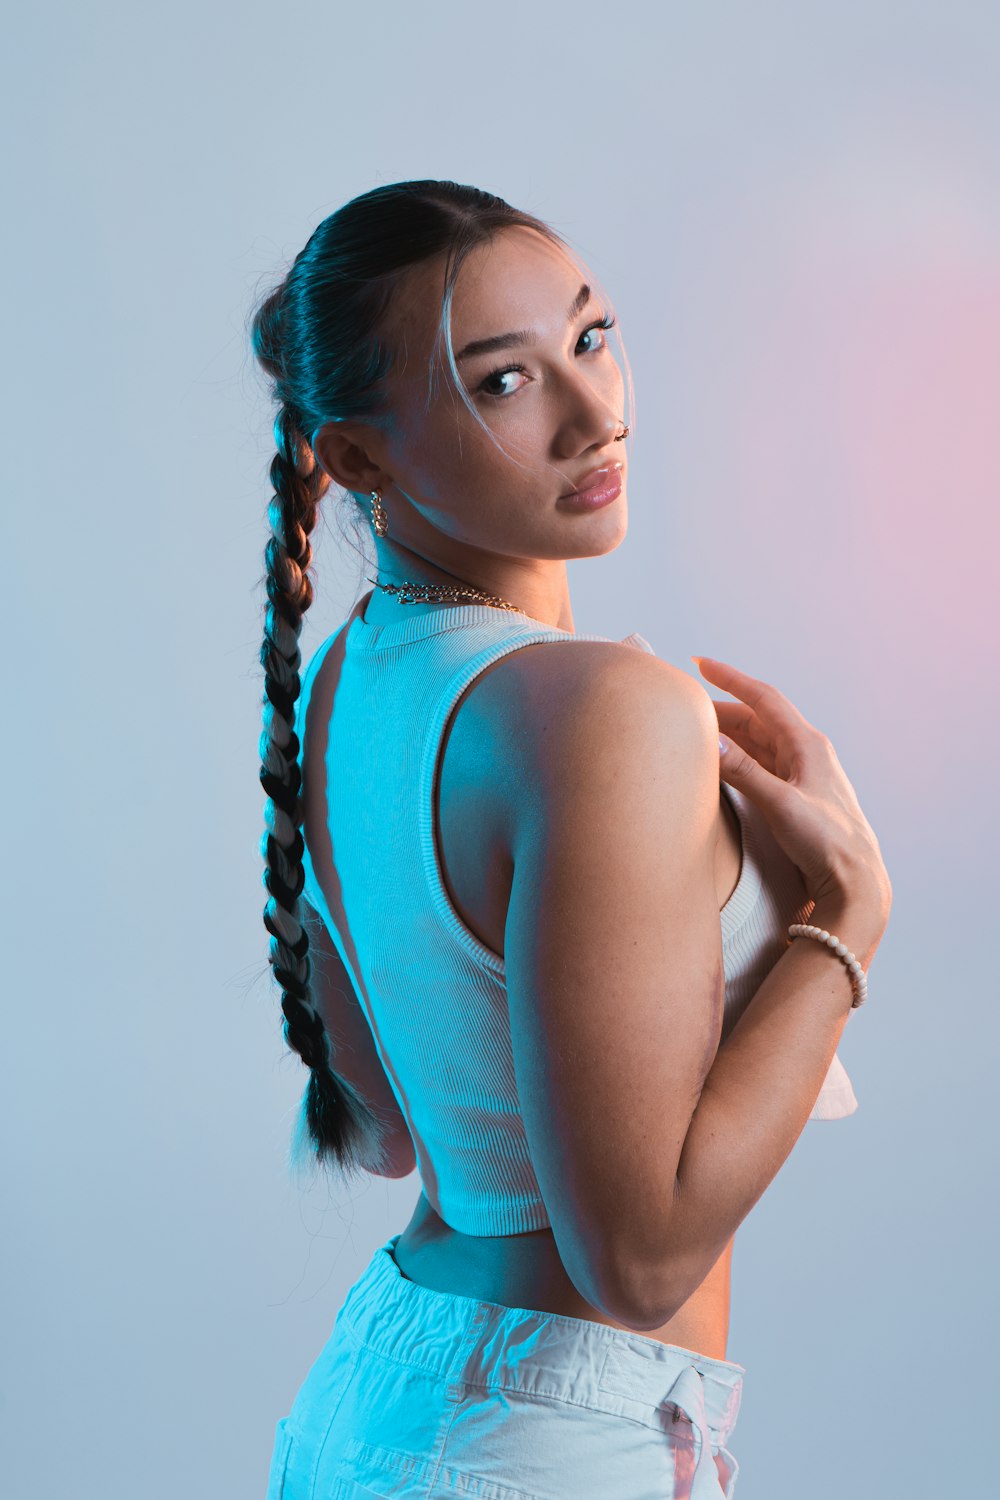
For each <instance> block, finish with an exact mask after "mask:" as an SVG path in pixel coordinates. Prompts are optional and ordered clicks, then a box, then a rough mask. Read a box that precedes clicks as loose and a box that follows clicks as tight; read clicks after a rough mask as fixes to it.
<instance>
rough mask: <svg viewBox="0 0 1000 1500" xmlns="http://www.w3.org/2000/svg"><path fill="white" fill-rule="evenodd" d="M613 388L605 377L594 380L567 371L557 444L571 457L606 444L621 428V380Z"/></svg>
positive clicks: (591, 376) (580, 373)
mask: <svg viewBox="0 0 1000 1500" xmlns="http://www.w3.org/2000/svg"><path fill="white" fill-rule="evenodd" d="M616 386H617V388H612V382H610V381H608V380H606V379H605V380H603V381H600V382H598V381H595V379H594V376H593V374H590V375H587V374H585V373H584V372H583V371H576V370H574V371H572V372H571V373H569V374H567V376H566V381H565V387H564V396H563V401H562V420H561V423H560V428H559V438H558V447H559V448H560V450H561V451H562V452H563V453H564V454H565V455H566V456H567V457H572V456H574V455H575V454H577V453H580V452H581V451H584V450H586V449H587V448H593V447H599V448H603V447H606V446H607V445H608V444H609V443H610V442H611V441H612V440H613V439H614V437H615V436H616V435H617V433H618V432H620V430H621V425H622V423H623V422H624V420H625V418H624V417H623V415H622V413H621V410H620V407H621V404H622V391H621V380H620V378H619V380H618V382H617V383H616Z"/></svg>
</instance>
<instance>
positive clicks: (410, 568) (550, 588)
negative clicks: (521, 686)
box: [365, 538, 574, 632]
mask: <svg viewBox="0 0 1000 1500" xmlns="http://www.w3.org/2000/svg"><path fill="white" fill-rule="evenodd" d="M376 554H377V559H378V566H377V569H375V570H373V571H372V574H371V576H372V577H374V578H377V579H378V584H394V585H396V586H397V587H400V586H403V585H409V586H411V587H417V588H418V589H419V588H420V587H422V586H423V585H431V586H440V587H442V588H445V589H448V588H456V589H458V590H462V589H470V590H474V591H475V593H471V594H468V595H463V594H460V595H459V597H458V598H456V599H444V600H441V601H437V600H421V601H418V602H416V603H412V604H402V603H401V602H400V599H399V596H398V595H396V594H392V593H389V592H387V591H386V590H385V589H383V588H380V587H379V586H378V584H376V585H375V586H374V587H373V590H372V596H373V597H372V603H373V604H375V606H376V607H375V608H374V609H372V607H371V604H370V605H369V607H368V608H367V609H366V610H365V618H366V619H369V618H374V617H376V616H377V617H378V618H380V619H384V620H394V619H398V618H399V616H400V611H401V610H407V611H411V612H419V613H420V614H426V613H428V612H429V611H431V610H437V609H446V608H447V607H448V606H449V605H451V606H453V607H454V606H455V605H463V604H478V603H483V604H487V603H489V600H488V599H480V598H478V597H477V595H478V594H486V595H493V596H495V597H497V598H499V599H504V600H506V601H507V602H508V603H509V604H513V605H515V606H516V607H517V609H519V610H522V611H523V612H524V613H525V614H526V615H529V616H530V617H531V618H532V619H533V620H541V621H542V622H543V623H544V624H551V625H555V626H556V627H557V628H558V629H560V630H568V631H571V632H572V631H573V630H574V625H573V611H572V607H571V604H570V598H569V587H568V582H567V579H566V568H565V564H564V563H559V564H553V565H552V569H553V570H554V569H556V568H557V569H558V574H557V573H556V572H555V571H548V570H546V565H545V564H536V566H535V568H534V569H532V570H530V571H526V572H521V573H519V572H517V571H516V570H514V571H512V570H511V569H509V568H507V569H504V570H502V572H500V571H499V570H490V571H491V572H494V574H495V576H493V577H490V576H487V574H486V570H480V569H477V570H475V572H474V571H473V569H471V568H464V569H463V571H462V572H461V573H458V572H449V571H448V570H447V569H446V568H443V567H441V566H440V564H438V563H436V562H432V561H431V560H430V559H429V558H426V557H423V556H421V555H420V554H419V553H416V552H412V551H411V550H410V549H409V548H408V547H405V546H402V545H401V544H400V543H399V542H396V543H394V544H390V545H387V544H386V542H385V540H383V539H381V538H379V539H378V540H377V542H376Z"/></svg>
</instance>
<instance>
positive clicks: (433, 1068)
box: [296, 594, 857, 1235]
mask: <svg viewBox="0 0 1000 1500" xmlns="http://www.w3.org/2000/svg"><path fill="white" fill-rule="evenodd" d="M370 597H371V595H370V594H368V595H365V596H364V598H363V599H361V600H360V601H359V602H358V604H357V605H355V608H354V610H353V611H352V613H351V615H350V616H349V618H348V620H347V621H346V622H345V624H344V625H342V626H341V627H340V629H339V630H337V631H335V632H334V634H333V635H332V636H330V637H329V638H328V639H327V640H326V641H325V642H324V643H323V644H322V645H321V646H320V647H319V649H318V650H317V651H316V652H315V654H314V655H313V657H312V659H311V661H310V662H309V665H308V667H307V669H306V672H305V673H304V674H303V680H302V692H301V695H300V697H299V699H298V702H297V704H296V728H297V732H298V734H299V739H300V741H302V740H303V739H304V734H303V730H304V729H305V728H306V726H307V719H306V711H307V708H308V705H309V701H310V696H311V693H312V687H313V682H314V679H315V677H316V674H317V672H318V670H319V668H320V666H321V665H322V663H323V661H324V660H325V658H326V655H327V652H328V651H329V650H330V649H331V648H332V647H334V645H335V644H336V643H337V642H338V640H339V641H340V645H339V647H338V655H340V656H341V660H340V664H339V670H336V669H335V665H334V663H331V671H330V673H329V674H324V677H323V689H322V699H323V701H322V702H320V701H319V700H318V699H317V702H316V704H315V707H314V710H313V712H312V713H310V714H309V715H308V732H309V734H310V736H311V739H310V768H311V771H312V775H313V777H314V781H313V782H312V783H310V784H308V785H307V787H306V793H307V797H306V801H307V805H308V807H309V808H310V810H311V811H310V816H309V818H308V820H307V823H306V826H305V827H304V830H303V831H304V835H305V841H306V849H305V854H304V859H303V862H304V867H305V886H304V892H303V894H304V895H305V897H306V899H307V900H308V901H309V903H310V904H311V905H312V906H314V907H315V909H316V910H317V911H318V912H319V914H320V916H321V917H322V919H323V921H324V923H325V924H326V926H327V927H328V929H329V931H330V935H331V938H332V939H333V941H334V943H335V944H336V947H337V950H338V952H339V953H340V956H341V958H342V959H343V961H344V964H345V967H346V969H347V972H348V974H349V975H350V976H351V979H352V982H353V985H354V989H355V992H356V994H357V997H358V1001H359V1003H360V1005H361V1007H362V1009H363V1011H364V1013H365V1015H366V1017H367V1019H368V1023H369V1025H370V1027H371V1030H372V1035H373V1037H374V1041H375V1045H376V1048H377V1050H378V1054H379V1057H380V1058H381V1061H382V1065H383V1067H384V1069H385V1072H386V1075H387V1077H388V1079H389V1081H390V1083H391V1085H392V1089H393V1091H394V1093H395V1096H396V1098H397V1100H398V1102H399V1106H400V1109H401V1111H402V1113H403V1115H404V1118H405V1119H406V1121H407V1124H408V1126H409V1130H410V1134H411V1136H412V1138H413V1145H414V1151H415V1155H416V1161H417V1169H418V1171H419V1174H420V1179H421V1182H422V1185H423V1189H424V1192H425V1194H426V1196H427V1198H428V1200H429V1202H430V1203H431V1205H432V1207H433V1208H434V1209H435V1211H436V1212H437V1213H438V1214H439V1215H440V1216H441V1218H442V1219H443V1220H444V1221H445V1222H446V1223H447V1224H450V1225H451V1226H452V1228H454V1229H456V1230H458V1231H460V1232H461V1233H463V1234H472V1235H502V1234H515V1233H519V1232H522V1231H525V1230H531V1229H540V1228H544V1227H545V1226H547V1225H548V1224H549V1218H548V1214H547V1213H546V1209H545V1204H544V1203H543V1201H542V1196H541V1192H540V1191H539V1186H538V1182H537V1179H536V1177H535V1173H534V1170H533V1168H532V1164H531V1154H530V1151H529V1148H528V1141H527V1136H526V1134H525V1129H524V1124H523V1120H522V1117H521V1114H520V1110H519V1104H518V1095H517V1085H516V1081H515V1076H514V1066H513V1058H512V1049H511V1037H510V1025H509V1017H508V1009H507V990H506V984H505V972H504V961H503V958H502V957H501V956H500V955H499V954H497V953H494V952H493V950H492V949H490V948H488V947H487V946H486V945H485V944H484V943H482V942H481V941H480V939H479V938H478V937H477V936H476V935H475V933H473V932H472V931H471V930H470V929H469V928H468V927H467V926H466V924H465V923H464V922H463V921H462V919H461V917H460V916H459V914H458V912H457V911H456V909H455V907H454V906H453V904H452V901H451V898H450V896H449V895H448V892H447V890H446V888H445V885H444V883H443V879H442V873H441V867H440V863H439V859H438V851H437V845H436V841H435V833H436V830H435V826H434V806H433V797H434V791H435V779H436V776H437V772H438V759H439V751H440V748H441V739H442V734H443V731H444V728H445V725H446V723H447V721H448V717H449V715H450V713H451V711H452V709H453V708H454V706H455V704H456V702H457V701H458V699H459V697H460V696H461V694H462V693H463V692H464V691H465V689H466V688H467V687H468V685H469V683H470V682H472V680H473V678H475V677H476V676H477V675H478V674H479V673H480V672H482V671H483V670H484V669H485V668H486V667H488V666H489V665H490V664H491V663H493V662H495V661H497V660H498V659H499V658H500V657H502V656H505V655H506V654H507V653H508V652H510V651H516V650H517V649H519V648H520V647H522V646H525V645H528V644H529V643H532V642H535V641H562V642H564V643H566V644H567V647H570V646H571V645H572V643H573V642H574V641H580V640H584V641H605V640H609V639H610V637H608V636H602V635H594V634H589V635H588V634H580V633H574V632H572V631H565V630H560V629H559V628H558V627H554V626H549V625H546V624H545V623H544V622H542V621H537V620H532V619H530V618H529V617H526V616H524V615H522V614H519V613H514V612H508V611H504V610H499V609H496V608H493V607H491V606H489V605H455V606H445V607H443V608H441V609H439V610H437V611H430V612H426V613H424V614H415V615H411V616H407V615H406V613H405V606H401V607H400V608H401V617H400V619H399V621H398V622H394V623H392V624H384V625H378V624H368V623H366V621H365V620H364V617H363V613H362V611H363V609H364V608H365V606H366V605H367V601H368V599H369V598H370ZM341 637H342V639H341ZM621 644H626V645H632V646H635V647H637V648H638V649H640V650H644V651H649V652H653V648H652V646H651V645H650V644H649V642H648V641H646V640H645V639H644V638H643V637H642V636H641V635H639V634H638V633H636V632H633V633H632V634H631V635H628V636H625V637H624V640H623V641H622V643H621ZM314 741H315V747H314ZM317 766H319V767H320V769H319V771H318V773H317V770H316V767H317ZM320 778H322V784H320ZM720 786H721V788H722V791H723V794H724V795H726V796H728V797H729V799H730V801H731V803H732V805H733V807H734V808H735V811H736V815H737V818H738V820H739V824H740V829H741V833H742V845H743V858H742V865H741V869H740V875H739V881H738V884H737V886H736V888H735V890H734V891H733V892H732V895H731V896H730V897H729V900H728V901H727V902H726V904H725V906H724V907H723V908H722V911H721V913H720V923H721V928H722V950H723V960H724V968H725V1011H724V1020H723V1029H722V1037H723V1039H724V1038H725V1037H726V1036H728V1034H729V1032H730V1031H731V1030H732V1028H733V1026H734V1025H735V1023H736V1021H737V1019H738V1017H739V1016H740V1014H741V1013H742V1011H743V1010H744V1009H745V1007H746V1005H747V1004H748V1002H749V1001H750V999H751V997H752V996H753V994H754V992H755V991H756V990H757V988H758V987H759V985H760V984H761V982H762V980H763V979H764V976H765V975H766V974H767V972H768V970H769V969H770V968H771V967H772V966H773V965H774V964H775V963H776V962H777V960H778V958H779V957H780V956H781V954H782V953H783V952H784V949H785V929H786V927H787V926H788V924H789V923H790V922H797V921H805V920H808V914H809V911H810V909H811V903H810V902H809V899H808V897H807V895H806V892H805V889H804V887H803V884H802V878H801V875H800V873H799V871H798V869H797V868H796V866H795V865H794V864H792V862H791V861H790V860H789V859H788V857H787V855H786V854H785V853H784V851H783V850H782V849H781V848H780V846H779V845H778V844H777V843H776V841H775V839H774V837H773V836H772V834H771V832H770V830H769V828H768V826H767V823H766V820H765V819H764V817H763V814H761V813H760V812H759V811H758V810H757V809H756V808H755V806H754V805H753V804H752V803H751V802H750V801H749V799H748V798H746V797H744V796H743V795H742V794H741V793H740V792H739V791H737V790H736V789H734V788H733V787H730V786H728V785H727V784H726V783H725V782H721V781H720ZM317 810H318V815H317ZM327 894H329V895H330V898H331V899H330V900H329V901H328V899H327ZM334 911H336V912H337V913H338V915H339V922H338V921H337V920H335V919H334V916H333V912H334ZM342 929H343V930H342ZM334 1066H336V1064H334ZM856 1108H857V1099H856V1098H855V1095H854V1090H853V1088H852V1087H851V1082H850V1079H849V1077H848V1075H847V1072H846V1071H845V1069H844V1067H843V1064H842V1063H841V1061H840V1058H839V1057H838V1056H836V1055H835V1056H834V1058H833V1062H832V1063H831V1066H830V1068H829V1071H828V1073H827V1076H826V1079H825V1081H824V1083H823V1087H822V1089H821V1091H820V1094H819V1097H818V1098H817V1101H816V1104H815V1106H814V1108H813V1110H812V1114H811V1116H810V1118H811V1119H826V1120H830V1119H838V1118H841V1117H843V1116H845V1115H849V1114H852V1113H853V1112H854V1110H855V1109H856Z"/></svg>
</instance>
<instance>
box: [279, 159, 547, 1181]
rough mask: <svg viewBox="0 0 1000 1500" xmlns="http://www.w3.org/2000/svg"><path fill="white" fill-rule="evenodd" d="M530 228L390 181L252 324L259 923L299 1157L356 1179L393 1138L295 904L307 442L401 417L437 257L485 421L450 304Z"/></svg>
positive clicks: (326, 240)
mask: <svg viewBox="0 0 1000 1500" xmlns="http://www.w3.org/2000/svg"><path fill="white" fill-rule="evenodd" d="M512 225H521V226H524V227H526V228H530V229H533V230H535V231H537V233H539V234H540V235H542V236H544V237H546V238H547V239H549V240H550V241H552V242H553V243H554V244H557V245H562V246H563V247H564V248H565V244H564V242H563V241H562V240H561V238H560V237H559V236H558V235H557V234H556V233H555V231H554V230H553V229H551V228H550V227H549V226H548V225H546V224H545V223H543V221H542V220H540V219H538V218H536V217H535V216H534V215H533V214H527V213H524V212H522V211H521V210H519V209H515V208H512V207H511V205H510V204H509V203H507V202H506V201H505V200H504V199H503V198H500V197H497V195H496V194H494V193H487V192H484V191H483V190H482V189H480V188H476V187H470V186H468V185H466V184H463V183H457V182H450V181H436V180H434V179H430V178H427V179H420V180H417V181H413V182H397V183H388V184H385V185H383V186H381V187H377V188H373V189H372V190H371V192H368V193H363V194H362V195H361V196H360V197H358V198H353V199H352V200H351V201H350V202H349V203H346V204H345V205H344V206H343V207H342V208H340V209H338V210H337V211H336V213H333V214H330V215H329V216H328V217H327V218H326V219H324V220H323V222H322V223H321V224H319V225H318V226H317V228H316V229H315V230H314V231H313V233H312V234H311V235H310V237H309V240H308V242H307V243H306V245H305V246H304V247H303V249H302V250H301V251H300V252H299V254H298V255H297V256H296V257H295V259H294V261H293V263H292V265H291V267H290V268H289V269H288V272H287V275H286V276H285V277H284V279H283V280H282V281H281V282H280V283H279V284H278V285H277V286H276V287H274V288H273V289H272V290H271V291H270V292H268V293H267V294H266V295H265V296H264V298H263V299H262V300H261V302H260V303H259V304H258V306H257V308H256V309H255V311H254V313H253V316H252V325H251V329H250V334H251V341H252V344H253V351H254V354H255V356H256V358H257V361H258V362H259V364H260V365H261V367H262V368H263V370H264V371H265V372H266V374H267V376H268V377H269V381H270V395H271V397H272V399H273V400H274V403H275V406H276V408H277V411H278V416H277V419H276V421H275V443H276V446H277V454H276V456H275V457H274V459H273V460H272V462H271V468H270V478H271V483H272V485H273V488H274V496H273V498H272V500H271V503H270V506H269V509H268V515H269V519H270V524H271V530H272V533H273V535H272V537H271V539H270V540H269V541H268V544H267V548H266V552H265V556H266V559H267V597H268V606H267V622H266V630H265V635H264V643H263V647H262V649H261V653H260V660H261V664H262V665H263V668H264V674H265V680H264V732H263V734H262V736H261V742H260V744H261V751H260V753H261V762H262V764H261V770H260V779H261V783H262V785H263V787H264V790H265V791H266V792H267V797H268V800H267V807H266V814H265V816H266V823H267V832H266V834H265V835H264V838H263V841H262V843H261V854H262V856H263V858H264V861H265V864H266V869H265V873H264V885H265V887H266V889H267V892H268V901H267V905H266V906H265V908H264V925H265V927H266V928H267V931H268V933H269V934H270V961H271V965H272V968H273V972H274V975H275V978H276V979H277V980H278V982H279V983H280V985H281V991H282V993H281V1009H282V1012H283V1015H284V1034H285V1041H286V1043H287V1044H288V1045H289V1046H291V1047H293V1048H294V1049H295V1051H297V1052H298V1053H299V1055H300V1057H301V1058H302V1060H303V1061H304V1062H305V1063H306V1065H307V1067H308V1068H309V1071H310V1078H309V1083H308V1085H307V1087H306V1091H305V1095H304V1097H303V1103H302V1111H301V1114H300V1118H299V1124H298V1129H297V1131H296V1136H295V1140H294V1142H293V1147H292V1161H293V1164H295V1165H297V1164H299V1163H300V1162H302V1161H303V1160H304V1159H305V1158H306V1156H307V1154H308V1152H309V1150H310V1148H312V1152H313V1154H314V1155H315V1156H316V1157H317V1158H318V1159H319V1160H320V1161H324V1160H325V1159H330V1160H331V1161H333V1162H334V1163H335V1164H336V1165H339V1167H340V1168H341V1169H342V1170H343V1171H344V1172H345V1174H347V1175H350V1174H351V1173H353V1172H354V1171H356V1170H357V1169H358V1168H365V1169H366V1170H369V1171H379V1170H380V1169H381V1168H382V1167H383V1166H385V1165H387V1164H388V1163H387V1161H386V1153H385V1152H384V1148H383V1142H384V1139H385V1127H384V1125H383V1123H382V1121H381V1120H380V1119H379V1118H378V1117H377V1116H376V1114H375V1112H374V1110H373V1109H371V1108H370V1107H369V1105H368V1104H367V1102H366V1101H365V1100H364V1099H363V1098H362V1097H361V1095H360V1094H358V1093H357V1092H356V1091H355V1090H354V1089H353V1088H352V1087H351V1085H350V1083H349V1082H348V1081H347V1080H346V1079H342V1078H340V1077H338V1075H337V1074H336V1073H335V1072H334V1071H333V1069H332V1066H331V1039H330V1037H329V1036H328V1034H327V1032H326V1028H325V1026H324V1024H323V1018H322V1015H321V1013H320V1012H319V1010H318V1008H317V1006H316V1004H315V1003H314V1000H313V997H312V992H311V988H310V960H309V936H308V931H307V927H306V925H305V924H306V923H307V922H310V921H312V920H314V918H313V917H312V915H311V913H310V912H309V911H308V910H303V908H304V907H305V906H306V903H304V902H300V896H301V892H302V888H303V882H304V872H303V864H302V859H303V854H304V851H305V844H304V841H303V836H302V831H301V825H302V817H301V789H302V777H301V768H300V761H299V757H300V749H301V747H300V744H299V740H298V737H297V735H296V734H295V729H294V724H295V703H296V700H297V699H298V697H299V694H300V692H301V682H300V679H299V669H300V666H301V657H300V653H299V646H298V638H299V635H300V632H301V629H302V617H303V615H304V614H305V611H306V610H307V609H308V608H309V606H310V605H311V603H312V599H313V588H312V584H311V582H310V579H309V577H308V570H309V565H310V562H311V559H312V550H311V548H310V544H309V537H310V534H311V532H312V530H313V527H314V526H315V524H316V518H317V513H318V507H319V503H320V500H321V499H322V497H323V495H324V494H325V492H326V490H327V488H328V486H329V483H330V479H329V475H328V474H327V472H326V470H325V469H324V468H323V466H322V465H321V464H318V463H317V460H316V457H315V454H314V452H313V449H312V446H311V445H312V442H313V441H315V439H316V434H317V432H320V431H322V430H323V429H324V427H325V426H326V425H327V424H328V423H334V422H342V421H347V422H350V421H352V420H353V421H359V422H361V423H362V425H364V424H371V425H373V426H375V427H379V426H381V425H383V424H385V423H386V422H387V421H389V420H390V418H391V399H390V396H389V383H388V382H389V376H390V373H391V371H392V370H393V368H394V367H396V366H397V365H398V364H399V362H400V360H402V362H403V364H404V365H405V336H404V337H403V339H402V340H400V338H399V328H398V326H397V320H396V311H395V308H394V305H393V304H394V294H395V293H396V291H397V289H398V288H399V286H400V284H401V278H402V277H403V276H404V275H405V274H406V273H407V272H408V270H409V269H410V268H411V267H414V266H417V265H421V264H425V263H428V262H430V261H431V260H433V259H435V258H437V259H438V260H439V262H440V264H441V269H442V270H443V272H444V275H445V285H444V287H443V300H442V304H441V313H440V318H439V333H440V334H441V337H442V338H443V340H444V345H445V346H446V348H447V351H448V358H449V364H448V368H449V370H450V373H451V379H452V383H453V385H454V389H455V392H457V394H458V396H459V397H460V399H461V400H463V401H464V402H465V404H466V405H467V406H468V407H469V410H470V412H471V413H472V415H473V417H474V418H475V419H476V420H477V421H479V422H480V425H481V426H483V428H484V431H486V432H487V433H489V431H490V429H489V428H488V427H486V424H485V423H483V421H482V418H481V417H480V416H479V414H478V412H477V411H476V409H475V405H474V403H473V402H472V400H471V397H470V396H469V394H468V392H467V391H466V390H465V387H464V385H463V384H462V382H461V380H460V378H459V377H458V372H457V370H456V369H455V366H454V353H453V351H452V350H451V343H450V334H447V335H446V325H447V323H448V319H449V318H450V306H451V302H450V298H451V293H452V291H453V289H454V286H455V279H456V277H457V276H458V273H459V270H460V268H461V265H462V263H463V260H464V258H465V257H466V256H467V255H468V254H469V252H470V251H471V250H472V249H473V248H474V247H475V246H476V245H481V244H485V243H488V242H489V241H490V240H492V238H493V237H494V236H495V235H496V234H498V233H500V232H501V231H502V230H504V229H506V228H508V227H510V226H512ZM345 500H346V504H347V508H348V510H349V511H350V512H351V513H352V515H353V516H354V518H355V519H356V520H359V518H363V521H360V520H359V524H363V525H364V527H365V531H366V533H367V515H366V513H365V509H364V501H363V499H362V498H359V497H358V496H356V495H353V497H352V491H350V490H346V491H345Z"/></svg>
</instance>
